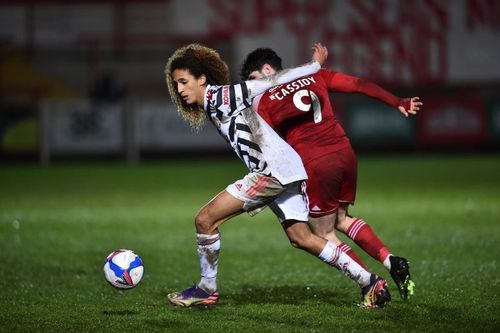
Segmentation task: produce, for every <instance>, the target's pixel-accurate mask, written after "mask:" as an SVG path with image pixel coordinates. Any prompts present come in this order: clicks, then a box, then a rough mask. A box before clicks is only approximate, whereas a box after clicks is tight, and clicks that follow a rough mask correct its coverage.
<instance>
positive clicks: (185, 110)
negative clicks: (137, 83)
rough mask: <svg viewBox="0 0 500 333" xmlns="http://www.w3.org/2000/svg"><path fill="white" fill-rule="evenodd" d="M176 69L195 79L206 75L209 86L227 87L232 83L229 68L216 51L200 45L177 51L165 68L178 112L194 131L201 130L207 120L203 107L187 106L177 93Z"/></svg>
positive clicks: (185, 47) (170, 91)
mask: <svg viewBox="0 0 500 333" xmlns="http://www.w3.org/2000/svg"><path fill="white" fill-rule="evenodd" d="M176 69H186V70H188V71H189V72H190V73H191V74H192V75H193V76H194V77H195V78H199V77H200V76H201V75H205V76H206V78H207V81H206V82H207V84H210V85H226V84H229V83H230V76H229V68H228V66H227V64H226V63H225V62H224V61H223V60H222V59H221V58H220V55H219V53H218V52H217V51H215V50H214V49H211V48H208V47H206V46H203V45H200V44H189V45H186V46H183V47H181V48H179V49H177V50H176V51H175V52H174V53H173V54H172V56H170V58H169V59H168V61H167V65H166V66H165V81H166V82H167V87H168V92H169V93H170V97H171V98H172V101H173V102H174V103H175V104H176V105H177V111H178V112H179V113H180V115H181V116H182V117H183V118H184V120H186V121H187V122H188V123H189V125H190V126H191V127H192V128H194V129H199V128H200V127H201V126H202V125H203V123H204V120H205V111H204V110H203V107H202V106H199V105H196V104H192V105H190V104H187V103H186V102H185V101H184V100H183V99H182V98H181V96H180V94H179V92H178V91H177V83H176V82H175V81H174V79H173V77H172V73H173V71H174V70H176Z"/></svg>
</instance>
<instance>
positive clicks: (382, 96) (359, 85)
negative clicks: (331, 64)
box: [325, 70, 400, 108]
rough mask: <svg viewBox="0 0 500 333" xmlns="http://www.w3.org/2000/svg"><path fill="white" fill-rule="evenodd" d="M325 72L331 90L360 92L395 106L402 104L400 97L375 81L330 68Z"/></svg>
mask: <svg viewBox="0 0 500 333" xmlns="http://www.w3.org/2000/svg"><path fill="white" fill-rule="evenodd" d="M325 74H326V75H327V76H326V77H327V79H325V81H326V82H327V86H328V89H329V90H332V91H338V92H344V93H360V94H363V95H366V96H369V97H371V98H375V99H378V100H379V101H382V102H384V103H386V104H388V105H390V106H392V107H395V108H397V107H398V105H399V104H400V98H399V97H397V96H395V95H393V94H391V93H390V92H389V91H387V90H385V89H384V88H382V87H381V86H379V85H378V84H376V83H374V82H370V81H368V80H363V79H360V78H358V77H355V76H350V75H347V74H343V73H340V72H333V71H329V70H325Z"/></svg>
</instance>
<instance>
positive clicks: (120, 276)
mask: <svg viewBox="0 0 500 333" xmlns="http://www.w3.org/2000/svg"><path fill="white" fill-rule="evenodd" d="M143 274H144V265H143V264H142V260H141V258H140V257H139V256H138V255H137V254H135V253H134V251H131V250H125V249H121V250H118V251H114V252H112V253H110V254H109V255H108V257H107V258H106V262H105V263H104V277H105V278H106V281H108V282H109V283H110V284H111V285H112V286H113V287H116V288H119V289H130V288H134V287H135V286H137V285H138V284H139V282H141V280H142V275H143Z"/></svg>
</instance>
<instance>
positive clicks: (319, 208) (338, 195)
mask: <svg viewBox="0 0 500 333" xmlns="http://www.w3.org/2000/svg"><path fill="white" fill-rule="evenodd" d="M305 168H306V171H307V176H308V177H309V179H308V180H307V183H306V184H307V195H308V196H309V216H311V217H321V216H324V215H328V214H331V213H334V212H335V211H337V209H338V208H339V203H343V202H346V203H350V204H352V203H354V200H355V198H356V178H357V160H356V155H355V154H354V151H353V150H352V148H351V147H347V148H343V149H341V150H339V151H336V152H334V153H329V154H326V155H324V156H321V157H319V158H317V159H315V160H312V161H310V162H309V163H307V164H306V165H305Z"/></svg>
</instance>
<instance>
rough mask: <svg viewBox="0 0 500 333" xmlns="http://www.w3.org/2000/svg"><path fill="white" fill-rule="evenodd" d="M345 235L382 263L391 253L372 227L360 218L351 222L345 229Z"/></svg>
mask: <svg viewBox="0 0 500 333" xmlns="http://www.w3.org/2000/svg"><path fill="white" fill-rule="evenodd" d="M347 236H348V237H349V238H350V239H352V240H353V241H354V242H355V243H356V244H358V245H359V247H361V248H362V249H363V250H364V251H365V252H366V253H368V254H369V255H370V256H372V257H373V258H374V259H376V260H378V261H380V262H382V263H383V262H384V260H385V258H387V256H388V255H389V254H390V253H391V252H390V251H389V249H388V248H387V247H386V246H385V245H384V243H382V241H381V240H380V239H379V238H378V237H377V235H375V233H374V232H373V230H372V228H371V227H370V226H369V225H368V224H366V223H365V221H363V220H362V219H356V220H355V221H354V222H353V223H352V224H351V226H350V227H349V229H347Z"/></svg>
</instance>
